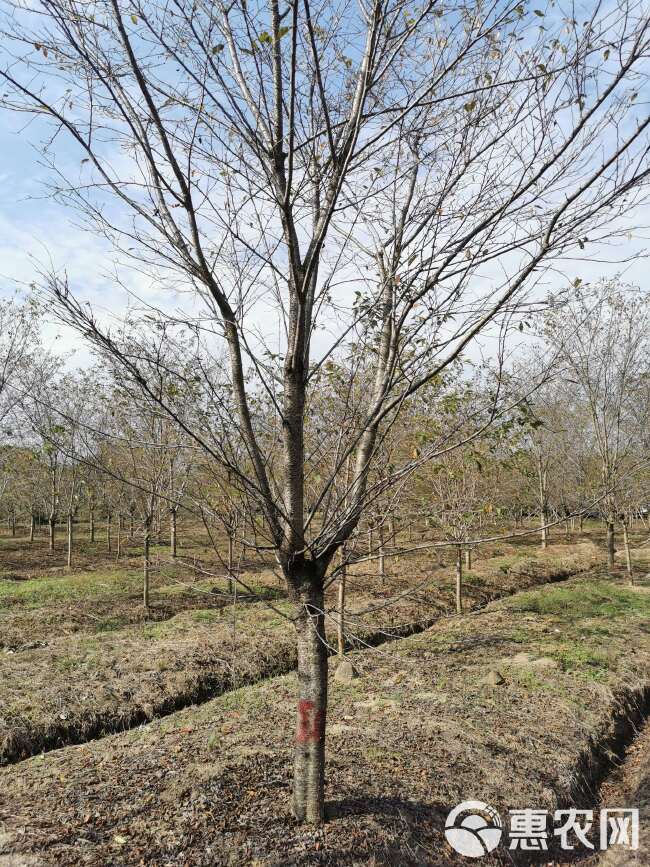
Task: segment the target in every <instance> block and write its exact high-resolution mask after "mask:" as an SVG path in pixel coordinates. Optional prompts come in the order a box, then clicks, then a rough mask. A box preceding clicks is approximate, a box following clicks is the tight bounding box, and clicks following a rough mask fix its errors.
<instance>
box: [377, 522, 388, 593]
mask: <svg viewBox="0 0 650 867" xmlns="http://www.w3.org/2000/svg"><path fill="white" fill-rule="evenodd" d="M377 532H378V534H379V561H378V562H379V580H380V581H381V583H382V584H383V583H384V581H385V580H386V568H385V564H384V525H383V524H380V525H379V529H378V531H377Z"/></svg>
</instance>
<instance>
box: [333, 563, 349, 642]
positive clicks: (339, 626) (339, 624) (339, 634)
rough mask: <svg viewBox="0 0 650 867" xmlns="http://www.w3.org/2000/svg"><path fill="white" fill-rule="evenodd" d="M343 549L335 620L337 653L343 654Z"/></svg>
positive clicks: (344, 569) (345, 567)
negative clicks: (337, 610) (337, 611)
mask: <svg viewBox="0 0 650 867" xmlns="http://www.w3.org/2000/svg"><path fill="white" fill-rule="evenodd" d="M345 557H346V554H345V551H344V548H341V571H340V572H339V588H338V589H339V592H338V609H339V613H338V617H337V620H336V645H337V650H338V655H339V656H343V655H344V654H345V591H346V586H345V583H346V578H347V565H346V562H345Z"/></svg>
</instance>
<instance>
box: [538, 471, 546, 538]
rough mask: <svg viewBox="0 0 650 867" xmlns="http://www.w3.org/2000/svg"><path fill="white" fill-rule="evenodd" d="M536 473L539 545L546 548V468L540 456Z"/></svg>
mask: <svg viewBox="0 0 650 867" xmlns="http://www.w3.org/2000/svg"><path fill="white" fill-rule="evenodd" d="M538 474H539V517H540V522H541V527H540V535H541V546H542V548H546V547H547V546H548V528H547V526H546V522H547V516H548V506H547V501H546V470H545V469H544V466H543V464H542V458H541V456H540V457H539V460H538Z"/></svg>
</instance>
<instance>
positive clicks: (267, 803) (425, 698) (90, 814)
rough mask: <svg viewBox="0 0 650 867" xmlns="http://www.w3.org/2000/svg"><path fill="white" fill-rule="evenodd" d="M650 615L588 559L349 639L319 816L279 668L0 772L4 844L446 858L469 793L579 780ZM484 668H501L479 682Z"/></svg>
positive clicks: (504, 804)
mask: <svg viewBox="0 0 650 867" xmlns="http://www.w3.org/2000/svg"><path fill="white" fill-rule="evenodd" d="M649 616H650V593H648V590H647V588H643V587H642V588H634V589H628V588H625V587H624V586H621V585H620V584H617V583H615V582H612V581H611V580H608V579H607V578H606V577H605V576H604V575H602V576H599V575H593V574H592V575H588V576H584V577H581V578H574V579H571V580H570V581H569V582H567V583H566V584H563V585H547V586H544V587H542V588H540V589H539V590H537V591H527V592H525V593H523V594H520V595H518V596H514V597H511V598H510V599H506V600H502V601H500V602H496V603H492V604H491V605H489V606H488V607H487V608H486V609H484V610H483V611H481V612H477V613H473V614H468V615H466V616H464V617H460V618H453V619H450V620H444V621H441V622H440V623H439V624H437V625H435V626H434V627H432V628H431V629H429V630H427V631H425V632H423V633H421V634H419V635H417V636H413V637H411V638H408V639H405V640H402V641H399V642H395V643H394V644H391V645H386V646H384V647H383V648H382V649H381V650H380V651H376V652H372V653H365V654H362V653H359V654H356V655H355V663H356V664H357V666H358V667H359V669H360V670H361V672H362V676H361V677H360V678H358V679H357V680H355V681H353V682H352V684H350V685H342V684H339V683H337V682H335V681H332V682H331V691H330V711H329V760H328V799H329V804H328V809H329V814H330V817H331V818H330V821H329V822H328V823H327V825H326V826H325V827H324V828H323V829H319V830H314V829H309V828H303V827H297V826H296V825H295V823H294V822H293V820H292V819H291V817H290V813H289V793H290V773H291V745H290V742H291V731H292V725H293V707H294V691H295V676H294V675H293V674H291V675H287V676H282V677H277V678H273V679H271V680H267V681H265V682H263V683H260V684H257V685H256V686H252V687H247V688H242V689H239V690H235V691H233V692H230V693H228V694H226V695H223V696H222V697H220V698H218V699H215V700H213V701H211V702H209V703H206V704H204V705H202V706H201V707H199V708H189V709H187V710H185V711H182V712H179V713H176V714H173V715H172V716H169V717H167V718H165V719H162V720H156V721H154V722H153V723H152V724H151V725H149V726H146V727H144V728H141V729H136V730H133V731H130V732H126V733H123V734H120V735H114V736H110V737H107V738H104V739H102V740H100V741H95V742H93V743H89V744H85V745H83V746H80V747H71V748H67V749H65V750H61V751H57V752H54V753H50V754H48V755H45V756H44V757H42V758H34V759H31V760H28V761H26V762H23V763H21V764H20V765H17V766H13V767H9V768H6V769H4V770H3V771H2V772H1V776H2V787H1V791H2V794H1V795H0V818H1V819H2V821H4V828H3V830H4V834H5V836H4V841H5V843H4V845H5V852H6V853H14V854H16V853H22V857H30V856H35V857H37V858H38V859H39V860H38V863H42V864H75V865H77V864H93V865H100V864H101V865H106V864H120V865H130V864H134V865H135V864H143V863H144V864H147V865H163V864H165V865H172V864H173V865H199V867H200V865H221V864H237V865H240V864H255V865H269V867H270V865H278V867H279V865H288V864H294V865H306V864H328V865H345V867H349V865H368V867H371V865H379V864H394V865H416V864H419V865H421V864H431V865H452V864H455V863H456V860H455V859H454V857H453V855H452V853H451V851H450V849H449V848H448V846H447V844H446V843H445V841H444V837H443V834H442V827H443V823H444V816H445V815H446V813H447V811H448V810H449V809H450V807H451V806H453V805H455V804H456V803H458V802H460V801H462V800H466V799H468V798H480V799H482V800H485V801H487V802H488V803H492V804H493V805H494V806H496V807H497V808H498V809H499V810H500V811H501V812H502V814H504V813H506V812H507V810H508V809H510V808H514V807H531V806H534V807H536V808H542V809H548V810H553V809H555V808H556V807H557V806H559V805H562V806H564V805H566V804H568V803H576V804H577V805H578V806H579V805H580V801H581V799H582V801H583V803H584V799H586V798H588V797H591V796H590V795H588V794H587V793H588V792H589V786H590V784H591V783H592V782H593V779H594V778H595V777H596V776H597V774H598V773H599V772H600V770H601V768H600V766H599V761H600V760H601V757H602V755H603V753H604V750H605V749H606V748H607V747H608V746H609V745H611V738H612V737H613V736H614V734H615V732H614V725H613V721H614V720H615V718H616V715H617V714H623V715H627V714H629V713H630V702H631V701H633V700H634V699H635V697H638V696H639V695H640V694H641V693H642V691H643V690H644V689H647V688H648V686H649V681H650V677H649V675H648V671H650V634H649V633H648V630H647V623H648V617H649ZM524 653H525V654H528V656H527V657H526V658H525V659H524V657H522V654H524ZM540 659H542V660H544V663H543V664H540V663H539V660H540ZM494 668H497V669H498V670H499V671H501V673H502V674H503V676H504V679H505V683H504V684H503V685H502V686H499V687H493V688H491V687H488V686H486V685H485V684H484V683H483V679H484V676H485V674H486V672H487V671H489V670H490V669H494ZM0 839H2V838H0ZM506 860H508V859H506ZM0 863H1V862H0ZM18 863H23V862H18ZM458 863H461V859H458ZM462 863H465V862H464V861H463V862H462ZM481 863H484V864H485V863H491V862H490V861H489V860H488V859H484V860H483V861H482V862H481Z"/></svg>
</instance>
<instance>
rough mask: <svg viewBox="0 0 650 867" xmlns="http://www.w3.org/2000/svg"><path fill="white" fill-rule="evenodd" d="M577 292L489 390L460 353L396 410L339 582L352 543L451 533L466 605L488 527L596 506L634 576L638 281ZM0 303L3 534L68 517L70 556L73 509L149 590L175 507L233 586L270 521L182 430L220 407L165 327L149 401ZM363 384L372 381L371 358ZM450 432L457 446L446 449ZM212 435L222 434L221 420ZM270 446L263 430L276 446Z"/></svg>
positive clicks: (566, 516) (332, 424)
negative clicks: (133, 563)
mask: <svg viewBox="0 0 650 867" xmlns="http://www.w3.org/2000/svg"><path fill="white" fill-rule="evenodd" d="M572 296H573V297H572V298H571V300H570V301H566V300H564V301H561V300H560V299H555V300H554V301H553V303H552V304H551V306H550V308H549V310H547V312H546V313H545V315H544V316H543V317H542V318H541V319H540V321H539V323H538V326H537V328H536V339H535V342H534V344H533V346H532V347H529V348H528V350H527V353H526V360H525V361H523V362H522V361H521V360H520V361H518V362H517V363H516V364H514V365H512V366H511V367H510V368H509V369H507V368H505V367H504V368H502V369H501V370H500V373H499V382H498V386H497V388H495V386H494V380H493V374H494V370H493V369H492V368H491V367H489V366H485V367H483V368H479V369H476V368H474V369H473V375H472V376H471V377H468V375H467V366H462V365H458V366H457V367H456V368H454V370H453V371H451V372H449V373H448V375H447V376H446V377H445V378H444V380H443V379H440V380H439V381H437V382H435V383H432V385H431V386H430V387H429V388H428V389H426V390H423V391H422V392H421V393H420V395H419V396H418V400H417V401H416V402H414V403H413V405H412V406H411V407H410V408H409V411H408V412H404V413H402V414H400V416H399V417H398V418H396V419H395V420H394V422H393V423H392V424H391V426H390V429H388V430H387V431H386V434H385V436H384V437H383V439H382V443H381V452H382V462H381V464H380V465H379V471H378V472H376V473H375V474H373V476H372V478H371V480H370V484H371V486H372V488H373V491H374V495H373V501H372V504H371V505H369V507H368V508H367V510H366V514H365V516H364V520H363V521H362V522H361V523H360V524H359V526H358V527H357V529H356V531H355V533H354V534H353V535H352V536H351V538H350V539H349V540H348V543H347V545H346V548H345V551H344V554H343V556H342V557H341V559H340V562H339V580H340V574H341V573H343V574H344V569H342V568H341V567H343V566H345V565H347V564H349V563H350V562H353V561H355V560H358V559H359V558H360V557H364V558H365V559H368V558H370V559H376V561H377V564H378V572H379V574H380V575H382V574H383V573H384V570H385V559H386V557H388V556H390V555H391V554H394V553H398V552H399V551H400V550H401V549H403V548H405V547H406V548H408V547H409V546H410V547H413V546H418V545H421V544H422V543H426V542H427V541H430V542H432V543H433V544H436V545H439V546H443V545H445V544H447V545H449V546H450V547H452V548H453V549H454V550H455V551H456V553H457V564H458V565H457V569H458V600H457V601H458V607H459V609H460V608H461V606H462V599H461V580H462V565H461V554H462V555H463V556H464V562H465V564H466V566H467V567H468V568H471V558H472V549H473V548H474V547H476V546H477V545H478V543H479V541H480V540H481V538H482V537H486V536H488V537H489V536H491V535H492V536H493V535H494V534H495V533H496V532H498V533H500V534H502V535H503V533H507V532H511V531H514V532H530V528H531V526H533V524H534V523H535V522H537V523H538V525H539V533H540V543H541V545H542V547H546V545H547V543H548V538H549V534H550V532H551V528H553V527H555V528H556V529H555V532H558V531H559V532H561V531H562V529H564V531H565V532H568V530H569V527H571V528H572V529H575V528H576V527H578V528H579V529H582V525H583V521H584V518H585V517H589V518H596V517H597V518H600V519H601V520H602V521H603V523H604V525H605V527H606V530H607V555H608V562H609V566H610V567H613V565H614V553H615V532H616V528H617V527H620V528H621V530H622V536H623V541H624V546H625V551H626V561H627V566H628V571H629V573H630V575H631V568H632V567H631V555H630V547H629V536H628V528H629V526H630V522H631V521H633V520H635V519H637V520H639V521H642V522H644V523H645V520H646V511H647V506H648V503H649V501H650V487H649V482H650V477H649V475H648V464H647V458H648V455H649V451H648V446H649V442H648V434H647V430H648V420H649V418H648V413H649V412H650V378H649V377H650V357H649V354H648V349H649V346H650V341H649V339H648V333H649V332H648V325H649V324H650V322H649V318H650V317H649V316H648V312H647V309H646V305H645V303H644V299H643V297H642V296H641V295H640V294H639V292H638V290H636V289H635V288H634V287H629V286H623V285H621V284H618V283H616V282H604V283H601V284H600V285H598V286H596V287H591V288H586V289H585V290H581V291H577V290H576V291H574V292H573V293H572ZM0 312H1V313H2V315H3V316H4V317H5V318H6V319H9V318H11V319H12V321H14V322H15V323H16V328H17V330H20V329H21V328H22V333H18V332H17V333H16V336H15V338H14V337H13V336H12V332H11V331H7V332H5V345H3V346H2V350H3V355H4V357H5V358H6V359H7V363H6V364H5V379H4V382H3V388H2V395H3V403H2V406H3V420H4V421H3V423H4V442H3V444H2V450H1V451H0V492H1V497H2V498H1V500H0V516H1V517H2V518H4V519H5V520H6V522H7V525H8V527H9V528H10V529H11V532H12V534H14V535H15V534H16V528H17V525H21V526H22V527H23V528H24V531H25V532H27V533H28V534H29V539H30V541H34V538H35V533H36V529H37V527H41V526H44V527H46V528H47V532H48V536H49V548H50V550H51V551H53V550H54V548H55V544H56V543H55V538H56V532H57V526H58V525H60V524H63V525H65V528H66V529H65V535H66V542H65V544H66V546H67V563H68V566H72V565H73V562H74V546H75V535H76V529H75V528H76V525H77V524H79V523H80V522H84V524H85V525H86V527H85V532H86V534H87V536H88V539H89V541H90V542H91V543H93V542H95V538H96V526H97V524H98V522H100V521H101V523H102V526H103V527H104V532H103V534H102V544H103V545H104V546H105V547H106V549H107V553H111V552H114V553H115V555H116V557H117V558H118V559H119V557H120V554H121V553H122V544H123V541H124V539H125V535H126V538H128V540H133V539H134V537H137V539H138V540H139V541H140V542H141V544H142V546H143V549H144V550H143V564H144V565H143V571H144V591H143V599H144V604H145V605H148V604H149V571H150V546H151V544H152V541H153V540H154V539H155V540H156V541H157V542H158V543H162V542H163V540H164V544H165V545H167V546H168V549H169V550H168V553H169V557H170V558H171V559H175V558H176V557H177V554H178V549H179V517H180V519H181V521H180V523H181V524H183V525H184V526H187V527H189V526H193V527H196V526H200V527H202V528H203V531H204V533H205V536H206V538H207V539H208V540H209V541H212V542H213V543H214V545H215V547H216V549H217V554H218V555H219V556H220V557H222V559H223V563H224V566H225V567H226V574H227V575H228V581H229V589H231V590H232V589H233V583H234V578H235V572H236V570H235V552H236V551H237V550H239V551H241V550H242V549H243V548H246V549H247V550H249V551H250V552H256V551H257V552H258V553H259V554H260V555H261V554H263V552H264V551H266V550H268V548H269V542H270V539H269V538H268V531H267V530H266V529H265V526H264V520H263V515H262V514H260V513H259V510H258V509H257V508H256V504H255V503H254V502H251V501H250V500H247V496H246V487H245V486H243V485H242V484H241V483H240V482H238V481H237V479H236V478H234V477H233V474H231V473H228V472H225V473H224V472H215V465H214V463H213V462H211V461H209V460H206V456H205V454H203V453H201V452H198V451H197V449H196V448H195V447H193V444H192V441H191V439H190V438H189V437H188V435H187V433H186V432H185V430H184V425H186V424H188V423H189V416H190V415H191V416H192V417H193V418H192V420H191V424H192V425H199V424H203V425H206V426H209V427H210V428H212V430H213V433H214V432H215V428H216V427H217V426H219V425H220V424H221V419H222V414H221V412H220V411H218V410H217V409H216V408H215V405H214V404H213V403H212V402H213V401H219V402H221V401H225V400H227V395H226V394H225V393H221V394H220V395H219V396H218V397H217V394H216V393H215V394H213V395H211V396H210V397H206V395H202V394H200V393H199V391H198V390H197V388H196V377H193V376H192V375H191V374H190V373H189V370H190V366H188V375H187V377H186V378H185V380H184V382H183V383H182V385H179V382H178V380H177V379H174V380H172V379H171V378H170V377H169V375H168V374H167V372H166V364H167V363H168V359H169V353H170V347H169V346H168V345H167V335H166V332H165V329H164V328H161V329H160V330H159V332H158V335H157V338H156V354H155V355H152V358H155V363H152V364H151V365H150V368H149V381H148V387H149V388H151V389H153V390H154V393H155V398H154V399H147V398H143V395H142V393H141V390H140V389H139V388H138V383H137V382H133V381H132V380H131V379H130V378H129V376H128V375H127V376H125V375H124V372H123V369H122V368H121V367H118V366H116V365H115V364H114V363H110V358H105V359H103V362H102V363H101V364H97V365H95V366H93V367H90V368H89V369H86V370H83V371H81V370H70V369H69V367H70V365H69V363H67V362H66V359H64V358H57V357H56V356H53V355H52V354H49V353H47V352H44V351H43V348H42V346H41V340H40V334H39V319H40V314H39V312H38V310H37V308H36V307H35V306H34V305H26V306H22V307H21V306H19V305H17V304H16V302H9V303H7V304H5V305H4V306H3V307H2V310H1V311H0ZM12 352H13V353H14V354H15V356H16V357H15V359H14V360H13V361H12V360H11V354H12ZM197 363H200V364H201V365H203V366H205V365H207V363H208V362H207V360H206V359H197V358H194V359H193V362H192V368H193V367H194V365H196V364H197ZM322 375H323V376H327V377H329V378H330V379H331V380H333V381H334V382H335V381H336V379H337V377H340V371H339V370H337V368H336V366H335V365H333V364H332V365H330V366H329V367H328V368H327V369H326V370H325V371H324V372H323V374H322ZM213 378H214V379H216V374H214V375H213ZM355 387H356V388H358V389H360V390H362V389H363V388H364V387H366V383H365V382H364V378H363V371H360V372H359V381H358V382H357V383H355ZM497 392H498V394H497ZM324 394H325V395H326V396H325V397H324V396H323V395H320V396H318V399H317V400H316V401H315V402H314V405H313V406H312V407H311V408H310V425H312V426H313V434H312V439H311V440H310V443H313V456H312V457H311V460H310V468H309V472H310V474H313V475H314V476H315V477H318V475H319V474H321V473H325V472H327V471H328V465H329V462H330V461H331V459H332V458H331V455H330V454H328V451H327V446H328V443H331V442H332V441H333V440H335V437H336V432H337V431H338V430H339V427H340V424H341V414H342V413H343V412H344V411H345V406H344V404H343V402H342V401H341V400H340V398H339V395H337V393H336V388H335V387H334V388H328V389H327V390H326V391H325V393H324ZM160 400H166V401H173V402H174V405H175V406H177V407H178V411H179V413H180V412H181V411H182V415H180V414H179V416H178V419H177V420H174V418H172V417H171V416H170V415H169V414H168V413H163V412H161V409H160V405H159V403H160ZM256 410H257V413H258V416H259V417H258V418H257V419H256V424H258V425H260V426H262V425H264V424H265V418H266V417H268V414H269V407H268V406H266V405H265V401H264V400H263V399H260V401H259V403H258V405H257V407H256ZM452 432H453V436H454V439H455V442H456V445H455V447H454V448H452V449H449V448H448V447H444V448H442V449H441V443H443V442H447V441H448V440H449V437H450V434H451V433H452ZM221 435H222V436H223V437H227V436H228V435H229V432H228V429H227V427H222V429H221ZM275 448H277V439H276V440H275V442H274V439H273V437H272V436H270V437H269V439H268V452H267V454H268V459H269V461H271V460H272V453H273V450H274V449H275ZM432 449H433V450H435V456H434V457H432ZM243 465H244V462H243V461H242V460H241V459H239V466H240V468H241V467H242V466H243ZM404 466H408V467H409V471H408V473H403V477H404V483H403V484H398V485H397V487H392V486H391V487H390V488H388V486H387V484H386V481H387V479H388V478H389V477H390V475H391V473H392V472H394V469H395V467H400V468H403V467H404ZM402 472H403V471H402ZM314 495H315V491H314ZM325 520H326V510H325V509H324V508H320V509H319V508H318V507H317V506H316V507H315V508H314V524H315V526H318V527H319V528H322V526H323V524H324V522H325ZM558 528H559V530H558ZM215 530H216V531H217V532H215ZM61 544H63V543H61ZM223 547H226V551H227V553H226V551H223V550H222V548H223Z"/></svg>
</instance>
